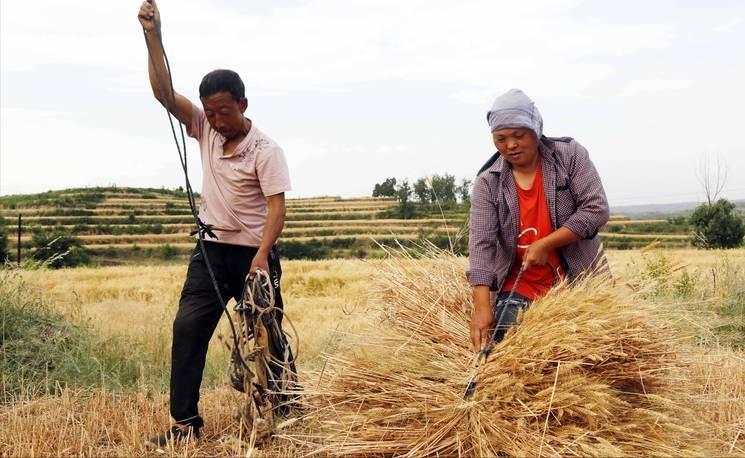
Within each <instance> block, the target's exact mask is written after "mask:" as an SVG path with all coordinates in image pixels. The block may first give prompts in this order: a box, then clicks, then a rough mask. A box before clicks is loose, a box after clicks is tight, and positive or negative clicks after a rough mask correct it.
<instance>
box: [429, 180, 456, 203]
mask: <svg viewBox="0 0 745 458" xmlns="http://www.w3.org/2000/svg"><path fill="white" fill-rule="evenodd" d="M430 184H431V187H432V194H433V196H432V197H433V198H434V200H433V201H432V203H435V202H436V201H437V200H439V201H440V203H451V202H452V203H455V200H456V199H455V177H454V176H453V175H449V174H447V173H446V174H445V175H443V176H440V175H432V176H431V177H430Z"/></svg>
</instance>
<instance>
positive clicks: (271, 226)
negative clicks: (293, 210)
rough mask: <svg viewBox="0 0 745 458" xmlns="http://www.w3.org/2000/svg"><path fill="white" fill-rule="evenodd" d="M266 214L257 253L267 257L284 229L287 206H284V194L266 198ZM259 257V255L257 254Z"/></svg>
mask: <svg viewBox="0 0 745 458" xmlns="http://www.w3.org/2000/svg"><path fill="white" fill-rule="evenodd" d="M266 206H267V214H266V224H265V225H264V235H263V236H262V238H261V246H260V247H259V253H260V254H262V255H264V256H267V255H269V252H270V251H271V250H272V247H273V246H274V244H275V243H277V239H278V238H279V235H280V234H281V233H282V229H283V228H284V227H285V217H286V215H287V206H286V205H285V193H283V192H281V193H279V194H275V195H273V196H267V198H266ZM257 256H259V254H257Z"/></svg>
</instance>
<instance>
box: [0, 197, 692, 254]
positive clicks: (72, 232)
mask: <svg viewBox="0 0 745 458" xmlns="http://www.w3.org/2000/svg"><path fill="white" fill-rule="evenodd" d="M640 208H641V207H640V206H637V207H619V208H618V209H615V210H617V211H619V212H620V213H622V214H623V216H621V215H617V216H616V217H614V218H612V220H611V221H610V222H609V223H608V225H607V227H606V228H604V230H603V231H602V235H603V240H604V242H605V246H606V247H609V248H635V247H640V246H645V245H647V244H649V243H652V242H655V243H658V244H659V245H661V246H685V245H687V244H688V239H689V235H688V227H687V225H686V224H685V222H670V221H667V220H666V219H664V218H656V219H641V218H637V217H633V216H632V215H636V214H637V213H636V212H635V211H636V210H638V209H640ZM648 208H650V207H646V208H641V210H647V209H648ZM655 208H657V207H655ZM662 208H664V210H661V211H668V210H669V208H670V207H669V206H667V207H662ZM18 215H21V217H22V222H23V230H22V238H21V248H22V250H23V254H24V255H25V257H28V255H29V254H30V253H32V252H33V250H34V249H35V245H34V240H33V236H34V234H39V235H42V234H43V235H46V236H52V237H59V236H68V237H69V236H72V237H75V238H77V240H79V242H80V243H81V244H82V245H83V247H84V249H85V250H86V251H87V252H88V253H89V254H90V255H91V258H92V259H93V261H94V262H95V263H98V264H123V263H137V262H143V261H150V260H161V261H162V260H170V259H176V258H185V257H186V256H187V255H188V253H189V252H190V251H191V250H192V249H193V247H194V243H195V242H194V238H193V237H191V236H190V235H189V231H190V230H191V229H192V228H193V220H192V216H191V213H190V210H189V206H188V202H187V198H186V194H185V193H184V192H183V191H181V190H169V189H156V188H148V189H143V188H122V187H106V188H102V187H99V188H77V189H66V190H60V191H49V192H45V193H39V194H23V195H11V196H0V224H1V225H2V227H0V228H4V229H5V232H7V233H9V234H11V235H14V234H15V233H16V227H15V226H16V223H17V219H18ZM467 218H468V206H467V204H462V203H458V204H455V203H452V204H448V205H444V208H439V207H437V206H431V205H425V204H416V205H415V207H414V215H413V216H412V217H409V218H402V217H401V216H400V208H399V204H398V202H397V201H396V200H394V199H391V198H372V197H360V198H340V197H333V196H331V197H330V196H325V197H314V198H303V199H288V201H287V221H286V225H285V229H284V231H283V233H282V237H281V239H280V243H279V244H278V246H279V249H280V253H281V254H282V255H283V256H284V257H285V258H289V259H319V258H339V257H358V258H359V257H367V256H379V255H381V254H382V253H383V252H382V250H381V248H380V246H379V245H378V243H382V244H386V245H395V244H397V243H403V244H410V243H421V242H423V241H425V240H427V241H429V242H432V243H434V244H436V245H438V246H440V247H442V248H450V247H454V249H455V250H456V251H457V252H460V253H465V252H466V251H467V249H468V243H467V238H468V230H467V224H466V221H467ZM218 235H219V233H218ZM47 240H49V239H47ZM16 244H17V242H16V237H15V236H11V237H8V248H9V251H10V253H11V258H15V255H14V253H15V250H16Z"/></svg>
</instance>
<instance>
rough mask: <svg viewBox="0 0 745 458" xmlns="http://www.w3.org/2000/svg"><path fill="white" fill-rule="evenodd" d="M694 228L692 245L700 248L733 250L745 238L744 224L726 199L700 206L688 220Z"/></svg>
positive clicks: (733, 206)
mask: <svg viewBox="0 0 745 458" xmlns="http://www.w3.org/2000/svg"><path fill="white" fill-rule="evenodd" d="M688 220H689V222H690V224H691V226H693V228H694V236H693V244H694V245H695V246H697V247H701V248H735V247H738V246H740V245H741V244H742V239H743V237H745V223H743V220H742V217H741V216H740V215H739V214H738V213H737V210H736V209H735V205H734V204H733V203H731V202H729V201H728V200H727V199H719V200H717V201H716V203H714V204H713V205H712V204H709V203H705V204H701V205H699V206H698V207H696V209H695V210H693V213H691V216H690V217H689V218H688Z"/></svg>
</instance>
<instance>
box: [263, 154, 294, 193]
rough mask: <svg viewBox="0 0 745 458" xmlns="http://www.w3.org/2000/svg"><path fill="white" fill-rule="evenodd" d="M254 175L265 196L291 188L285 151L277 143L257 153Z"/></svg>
mask: <svg viewBox="0 0 745 458" xmlns="http://www.w3.org/2000/svg"><path fill="white" fill-rule="evenodd" d="M256 176H257V177H258V178H259V186H261V192H262V193H263V194H264V196H265V197H269V196H273V195H276V194H280V193H283V192H287V191H290V190H292V186H291V184H290V170H289V168H288V167H287V160H286V159H285V153H284V151H282V148H280V147H279V146H277V145H272V146H270V147H269V148H263V149H261V150H260V151H259V152H258V153H257V155H256Z"/></svg>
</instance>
